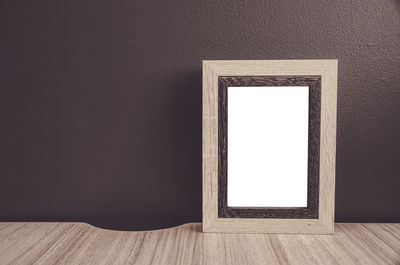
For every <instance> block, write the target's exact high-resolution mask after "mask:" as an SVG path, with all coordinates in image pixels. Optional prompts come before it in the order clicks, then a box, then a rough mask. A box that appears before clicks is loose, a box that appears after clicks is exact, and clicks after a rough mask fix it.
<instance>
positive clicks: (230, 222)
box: [203, 60, 338, 234]
mask: <svg viewBox="0 0 400 265" xmlns="http://www.w3.org/2000/svg"><path fill="white" fill-rule="evenodd" d="M337 65H338V63H337V60H250V61H239V60H238V61H203V232H221V233H300V234H331V233H333V231H334V192H335V156H336V104H337ZM228 88H229V89H230V90H231V92H228ZM233 88H240V90H237V89H235V90H232V89H233ZM267 88H268V89H272V88H273V89H275V90H276V91H278V92H280V91H284V90H283V88H287V89H289V90H288V91H289V92H288V93H293V91H296V93H298V92H299V91H301V90H300V88H307V90H304V89H302V91H305V92H304V93H303V92H301V93H303V95H307V101H304V102H303V103H302V105H301V106H302V108H303V109H304V108H305V107H304V106H307V110H306V112H304V113H307V115H308V116H307V117H306V118H307V120H304V121H308V124H306V126H307V130H305V132H306V133H307V135H308V139H305V141H303V140H304V137H303V138H301V139H300V138H299V139H300V140H297V138H296V134H293V133H292V135H294V136H295V137H294V138H293V139H294V140H293V141H297V142H304V143H303V144H302V146H303V147H302V148H303V149H301V152H302V154H303V153H305V152H304V150H307V155H304V156H303V157H305V159H306V160H304V159H303V160H304V163H303V165H302V167H301V168H302V169H304V172H305V173H304V174H303V175H304V176H305V177H304V180H303V183H305V185H306V186H307V187H306V188H305V189H304V191H303V194H305V196H306V202H305V203H306V204H305V205H302V206H301V207H286V206H284V207H280V206H279V207H275V206H274V207H269V206H268V207H259V206H257V207H252V206H245V207H243V206H240V207H237V206H234V207H232V206H230V205H228V196H227V194H228V190H229V187H228V185H227V183H234V182H235V181H236V180H235V181H233V176H234V174H233V173H231V174H232V181H229V177H228V174H227V169H228V166H227V162H228V159H227V155H228V154H229V152H228V150H229V149H228V148H227V147H228V144H227V139H228V135H229V133H228V132H229V130H228V128H227V127H228V122H227V120H228V112H229V111H228V109H229V108H228V94H229V93H234V92H235V91H241V92H240V93H242V94H240V95H242V96H243V95H246V93H251V91H253V90H254V89H256V90H255V91H264V92H265V91H270V90H265V89H267ZM298 88H299V89H298ZM260 89H262V90H260ZM293 89H295V90H293ZM235 93H236V92H235ZM233 95H234V94H232V97H230V98H235V97H233ZM271 95H272V94H271ZM273 95H275V94H273ZM284 95H285V96H284V97H283V98H281V99H283V100H282V102H285V101H286V100H285V97H288V96H290V94H284ZM296 95H297V94H296ZM299 95H300V94H299ZM244 98H249V99H250V101H249V102H250V104H251V103H252V100H253V99H254V98H257V97H254V96H253V95H250V96H249V97H244ZM241 100H242V99H241V97H238V102H239V103H240V104H241ZM243 100H244V99H243ZM293 100H294V101H293V102H296V97H293ZM258 102H261V104H260V105H264V104H263V103H262V99H261V101H259V100H258ZM230 104H232V102H231V103H230ZM305 104H307V105H305ZM272 105H274V104H272ZM280 105H284V104H280ZM280 105H278V106H280ZM233 106H235V105H234V104H232V105H231V107H232V108H233ZM240 106H244V105H243V104H241V105H240ZM246 109H247V108H242V107H240V108H238V110H237V111H239V113H240V112H241V111H245V110H246ZM279 109H280V108H279ZM286 109H288V110H290V109H293V106H289V107H286ZM237 111H235V112H234V113H236V114H235V115H237V113H238V112H237ZM269 112H270V117H275V116H276V117H277V120H278V121H279V120H280V117H279V115H280V112H275V111H273V110H272V111H271V109H270V110H269ZM297 112H298V111H296V110H294V111H292V112H291V113H290V115H292V116H293V118H295V116H296V113H297ZM265 114H268V113H260V114H259V113H256V114H254V113H253V114H250V115H254V116H256V115H260V116H259V117H255V120H256V121H255V123H261V124H262V123H265V122H266V120H268V119H264V117H265ZM232 115H234V114H232ZM271 115H272V116H271ZM292 116H282V117H284V120H283V121H282V122H283V123H286V124H289V125H290V124H291V120H290V119H291V118H292ZM303 116H304V115H303ZM234 117H235V116H232V117H231V118H230V119H229V121H231V120H235V118H234ZM288 117H289V118H288ZM260 118H261V119H260ZM246 119H247V118H246ZM302 123H304V122H302ZM231 126H232V127H233V128H237V127H234V126H233V125H232V124H231ZM268 126H270V124H268ZM301 126H302V127H301V128H305V127H304V124H303V125H301ZM288 128H291V127H288ZM293 128H294V127H293ZM267 129H268V128H267ZM250 133H252V132H250ZM231 134H233V133H232V131H231ZM235 135H236V134H235ZM247 135H248V134H247ZM252 135H253V134H251V136H252ZM303 135H304V133H303ZM259 137H263V136H262V135H261V136H259ZM239 140H240V139H239ZM252 140H256V141H257V139H252ZM235 141H236V140H235ZM235 141H231V142H235ZM242 141H247V139H246V138H244V139H243V140H242ZM283 141H285V139H284V140H283ZM278 142H279V141H278ZM253 143H254V142H253ZM291 143H296V142H291ZM245 144H246V143H245ZM277 146H278V147H277V148H278V149H279V148H280V146H279V145H277ZM286 146H288V144H286ZM304 146H305V147H304ZM231 147H232V146H231ZM289 147H290V145H289ZM304 148H306V149H304ZM235 149H238V148H236V147H235V148H232V150H235ZM232 150H231V152H233V151H232ZM278 151H279V150H278ZM266 152H267V151H266ZM264 154H265V152H264ZM261 156H262V155H261ZM247 157H248V159H247V160H248V161H251V159H252V157H251V154H246V158H247ZM259 157H260V155H258V156H257V158H259ZM239 158H240V156H239ZM242 158H243V156H242ZM281 158H282V159H285V156H281ZM261 159H262V157H261ZM294 159H297V158H296V157H295V158H294ZM260 161H261V160H260ZM231 162H232V161H231ZM234 162H235V163H233V162H232V164H234V165H238V164H241V163H242V161H241V160H236V161H234ZM292 162H296V161H293V160H292V161H290V159H288V161H285V160H283V163H284V164H289V165H290V164H291V163H292ZM250 164H251V163H250ZM266 164H267V165H266V166H264V168H268V163H266ZM305 166H306V169H305ZM236 168H237V167H236ZM230 169H231V170H235V168H234V167H232V166H231V168H230ZM244 169H245V170H246V165H245V166H244ZM231 172H233V171H231ZM243 172H244V173H243ZM249 172H250V171H249ZM252 172H253V173H252V174H254V172H255V171H254V170H253V171H252ZM293 172H295V173H293ZM293 172H292V173H290V174H297V173H296V172H298V171H293ZM236 175H239V178H241V179H240V181H243V179H245V180H246V179H251V178H249V175H248V174H247V173H246V171H241V173H240V174H236ZM236 175H235V176H236ZM236 178H237V177H236ZM249 181H251V180H249ZM241 183H243V182H241ZM288 184H289V183H288ZM232 185H233V184H232ZM285 185H286V184H285ZM249 186H251V185H249ZM264 187H265V188H266V186H264ZM265 190H267V189H265ZM230 191H231V192H232V194H234V192H233V191H234V190H233V189H231V190H230ZM239 191H240V190H239ZM261 192H263V191H262V187H261ZM235 194H236V193H235ZM243 194H245V193H243ZM232 196H233V195H232ZM232 196H231V197H232ZM240 196H245V195H242V194H241V193H239V197H240ZM282 196H285V195H284V193H283V195H282ZM303 197H304V196H303ZM239 199H240V198H239ZM231 201H232V200H231ZM239 202H240V201H239Z"/></svg>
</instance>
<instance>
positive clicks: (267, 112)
mask: <svg viewBox="0 0 400 265" xmlns="http://www.w3.org/2000/svg"><path fill="white" fill-rule="evenodd" d="M308 106H309V87H308V86H274V87H267V86H259V87H228V155H227V157H228V161H227V163H228V170H227V184H228V188H227V194H228V207H307V168H308V165H307V163H308V114H309V113H308V112H309V110H308Z"/></svg>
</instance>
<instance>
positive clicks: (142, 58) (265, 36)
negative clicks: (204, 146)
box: [0, 0, 400, 229]
mask: <svg viewBox="0 0 400 265" xmlns="http://www.w3.org/2000/svg"><path fill="white" fill-rule="evenodd" d="M0 30H1V31H0V32H1V42H0V67H1V71H0V75H1V76H0V121H1V124H0V129H1V131H0V144H1V146H0V221H6V220H8V221H18V220H24V221H25V220H26V221H56V220H57V221H85V222H90V223H91V224H94V225H98V226H102V227H108V228H114V229H150V228H160V227H167V226H173V225H177V224H181V223H185V222H189V221H200V220H201V183H202V182H201V163H202V161H201V119H202V117H201V61H202V60H203V59H324V58H337V59H339V80H338V134H337V183H336V221H357V222H358V221H363V222H381V221H382V222H390V221H400V195H399V187H400V170H399V163H400V48H399V47H400V1H398V0H383V1H373V0H363V1H361V0H356V1H345V0H340V1H339V0H334V1H318V0H311V1H310V0H307V1H306V0H300V1H299V0H291V1H277V0H276V1H273V0H267V1H259V0H248V1H240V0H234V1H227V0H223V1H212V0H202V1H198V0H172V1H154V0H135V1H127V0H116V1H99V0H96V1H94V0H87V1H78V0H69V1H50V0H48V1H43V0H38V1H28V0H24V1H11V0H2V1H1V2H0Z"/></svg>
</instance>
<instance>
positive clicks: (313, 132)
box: [218, 76, 321, 219]
mask: <svg viewBox="0 0 400 265" xmlns="http://www.w3.org/2000/svg"><path fill="white" fill-rule="evenodd" d="M246 86H308V87H309V112H308V113H309V114H308V115H309V119H308V120H309V125H308V127H309V128H308V129H309V130H308V191H307V207H228V203H227V199H228V194H227V182H228V179H227V173H228V172H227V167H228V164H227V156H228V150H227V149H228V145H227V144H228V142H227V141H228V140H227V135H228V128H227V127H228V87H246ZM320 116H321V76H220V77H218V217H219V218H296V219H317V218H318V203H319V202H318V198H319V152H320V124H321V121H320ZM260 122H262V121H260Z"/></svg>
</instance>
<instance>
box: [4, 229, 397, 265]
mask: <svg viewBox="0 0 400 265" xmlns="http://www.w3.org/2000/svg"><path fill="white" fill-rule="evenodd" d="M0 264H2V265H3V264H85V265H87V264H96V265H97V264H157V265H163V264H174V265H175V264H185V265H186V264H217V265H222V264H240V265H246V264H302V265H307V264H374V265H377V264H400V224H336V225H335V234H334V235H283V234H281V235H277V234H269V235H267V234H208V233H207V234H206V233H202V232H201V224H198V223H190V224H185V225H181V226H178V227H174V228H169V229H164V230H155V231H143V232H125V231H112V230H104V229H100V228H96V227H94V226H91V225H89V224H85V223H0Z"/></svg>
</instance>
